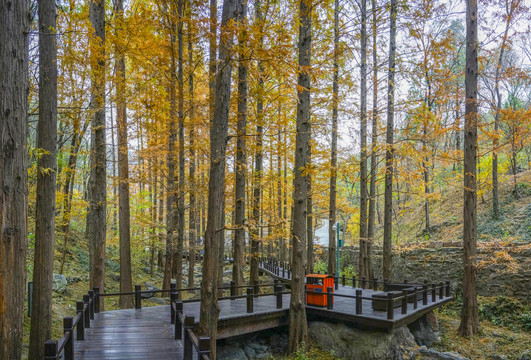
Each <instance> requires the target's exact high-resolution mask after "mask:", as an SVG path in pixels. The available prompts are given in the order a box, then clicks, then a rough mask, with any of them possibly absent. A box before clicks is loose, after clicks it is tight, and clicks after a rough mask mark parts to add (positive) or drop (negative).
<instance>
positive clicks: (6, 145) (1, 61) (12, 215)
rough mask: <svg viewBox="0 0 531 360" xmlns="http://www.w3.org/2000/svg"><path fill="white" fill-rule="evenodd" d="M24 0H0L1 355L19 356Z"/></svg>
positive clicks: (24, 198)
mask: <svg viewBox="0 0 531 360" xmlns="http://www.w3.org/2000/svg"><path fill="white" fill-rule="evenodd" d="M28 13H29V1H27V0H20V1H14V2H11V3H8V2H6V1H2V2H0V43H1V44H2V46H0V89H2V91H1V92H0V149H1V150H0V188H1V189H2V191H0V319H1V321H0V358H1V359H14V360H18V359H20V358H21V356H22V332H23V325H24V306H21V304H23V303H24V295H25V289H26V254H27V248H28V240H27V223H26V217H27V205H28V182H27V180H28V170H27V152H26V141H27V138H26V132H27V123H26V118H27V109H28V107H27V103H28V102H27V95H28V31H29V18H28Z"/></svg>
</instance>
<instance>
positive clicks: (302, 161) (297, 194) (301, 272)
mask: <svg viewBox="0 0 531 360" xmlns="http://www.w3.org/2000/svg"><path fill="white" fill-rule="evenodd" d="M312 6H313V4H312V1H308V0H300V2H299V19H300V26H299V72H298V73H299V74H298V81H297V95H298V101H297V130H296V138H295V164H294V168H293V173H294V174H295V175H294V179H293V213H292V219H293V221H292V224H291V226H292V228H291V248H292V252H293V257H292V259H291V260H292V280H291V298H290V311H289V338H288V349H287V351H288V353H293V352H295V351H297V350H298V349H299V348H301V347H306V346H307V345H308V342H307V338H308V323H307V321H306V306H305V296H306V294H305V263H304V262H305V260H306V256H305V255H306V254H305V253H304V252H305V250H306V215H307V214H306V211H307V205H306V200H307V196H308V188H307V187H308V182H307V180H306V168H307V166H308V162H309V161H308V160H309V147H310V74H309V73H308V69H309V68H310V66H311V58H310V51H311V42H312V40H311V31H312V30H311V15H312V14H311V9H312Z"/></svg>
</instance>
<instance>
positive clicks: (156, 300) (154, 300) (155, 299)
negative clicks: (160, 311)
mask: <svg viewBox="0 0 531 360" xmlns="http://www.w3.org/2000/svg"><path fill="white" fill-rule="evenodd" d="M148 301H150V302H152V303H154V304H159V305H168V302H167V301H166V300H164V299H161V298H158V297H152V298H149V300H148Z"/></svg>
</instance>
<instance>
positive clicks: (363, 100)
mask: <svg viewBox="0 0 531 360" xmlns="http://www.w3.org/2000/svg"><path fill="white" fill-rule="evenodd" d="M360 40H361V66H360V73H361V74H360V77H361V84H360V137H361V139H360V140H361V143H360V147H361V153H360V256H359V276H360V277H364V278H366V279H370V270H369V269H370V264H368V262H367V261H368V253H367V240H368V236H367V235H368V231H367V230H368V229H367V225H368V224H367V201H368V197H369V194H368V191H367V0H361V37H360ZM338 274H339V269H338Z"/></svg>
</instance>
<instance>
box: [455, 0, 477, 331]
mask: <svg viewBox="0 0 531 360" xmlns="http://www.w3.org/2000/svg"><path fill="white" fill-rule="evenodd" d="M466 15H467V16H466V74H465V96H466V98H465V99H466V100H465V101H466V102H465V154H464V170H463V171H464V173H463V175H464V205H463V267H464V269H463V307H462V309H461V324H460V325H459V334H460V335H461V336H471V335H474V334H477V332H478V331H479V315H478V300H477V293H476V271H477V268H476V210H477V194H476V187H477V179H476V151H477V121H478V104H477V91H478V83H477V74H478V73H477V72H478V53H477V50H478V33H477V31H478V22H477V19H478V9H477V0H467V2H466Z"/></svg>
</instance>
